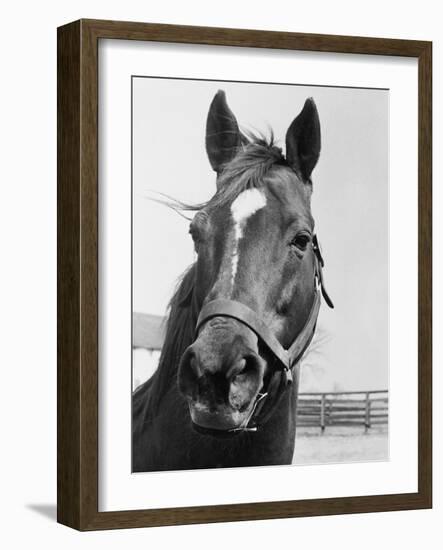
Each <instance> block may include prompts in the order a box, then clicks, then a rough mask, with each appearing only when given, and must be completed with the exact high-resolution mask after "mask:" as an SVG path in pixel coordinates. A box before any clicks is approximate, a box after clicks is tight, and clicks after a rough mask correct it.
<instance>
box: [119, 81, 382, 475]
mask: <svg viewBox="0 0 443 550" xmlns="http://www.w3.org/2000/svg"><path fill="white" fill-rule="evenodd" d="M131 92H132V97H131V102H132V144H131V152H132V289H131V291H132V388H131V390H132V392H133V393H132V471H133V472H157V471H174V470H194V469H207V468H238V467H257V466H280V465H290V464H293V465H294V467H296V466H306V467H308V466H309V465H312V464H334V463H353V462H373V461H388V460H389V422H388V420H389V90H387V89H378V88H351V87H334V86H307V85H294V84H285V83H266V82H234V81H212V80H197V79H191V78H189V79H180V78H165V77H162V78H158V77H155V76H150V75H138V76H133V77H132V84H131ZM131 390H129V389H128V391H131Z"/></svg>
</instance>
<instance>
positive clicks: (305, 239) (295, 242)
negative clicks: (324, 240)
mask: <svg viewBox="0 0 443 550" xmlns="http://www.w3.org/2000/svg"><path fill="white" fill-rule="evenodd" d="M310 241H311V237H310V236H309V235H306V234H305V233H301V234H300V235H296V236H295V237H294V238H293V239H292V241H291V246H296V247H297V248H298V249H300V250H306V248H307V246H308V244H309V243H310Z"/></svg>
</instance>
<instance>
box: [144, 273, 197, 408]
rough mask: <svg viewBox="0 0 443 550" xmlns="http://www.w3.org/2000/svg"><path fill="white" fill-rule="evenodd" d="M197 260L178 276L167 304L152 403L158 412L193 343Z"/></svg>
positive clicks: (175, 382) (153, 381) (153, 379)
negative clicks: (179, 366)
mask: <svg viewBox="0 0 443 550" xmlns="http://www.w3.org/2000/svg"><path fill="white" fill-rule="evenodd" d="M195 269H196V264H195V263H194V264H192V265H191V266H190V267H189V268H188V269H187V270H186V271H185V272H184V274H183V275H182V276H181V278H180V279H179V281H178V283H177V286H176V289H175V292H174V294H173V296H172V298H171V300H170V302H169V305H168V317H167V322H166V334H165V340H164V343H163V347H162V352H161V355H160V359H159V363H158V367H157V370H156V371H155V374H154V376H153V377H152V379H151V380H152V390H151V392H150V393H151V396H152V400H151V407H152V409H151V410H152V412H153V413H154V414H155V412H156V411H158V407H159V405H160V402H161V400H162V398H163V396H164V395H165V394H166V393H167V392H168V390H169V389H170V388H171V385H172V384H177V370H178V369H177V367H178V364H179V362H180V358H181V356H182V355H183V352H184V351H185V349H186V348H187V347H188V346H190V345H191V344H192V341H193V338H194V328H195V324H196V322H197V312H196V311H195V307H194V305H193V300H192V296H193V290H194V281H195Z"/></svg>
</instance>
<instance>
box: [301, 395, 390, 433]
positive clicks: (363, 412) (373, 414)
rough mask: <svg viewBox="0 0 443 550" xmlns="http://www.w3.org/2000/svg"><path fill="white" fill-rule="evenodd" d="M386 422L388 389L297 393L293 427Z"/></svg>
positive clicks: (363, 425) (372, 424)
mask: <svg viewBox="0 0 443 550" xmlns="http://www.w3.org/2000/svg"><path fill="white" fill-rule="evenodd" d="M387 424H388V392H387V391H386V390H376V391H366V392H331V393H319V392H313V393H299V395H298V405H297V427H318V428H320V429H321V431H322V432H324V431H325V429H326V428H328V427H332V426H346V427H358V426H362V427H364V430H365V432H367V431H368V430H369V429H370V428H372V427H375V426H381V425H387Z"/></svg>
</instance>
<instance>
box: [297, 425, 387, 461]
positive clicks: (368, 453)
mask: <svg viewBox="0 0 443 550" xmlns="http://www.w3.org/2000/svg"><path fill="white" fill-rule="evenodd" d="M385 460H389V438H388V431H387V430H386V428H383V429H379V430H377V429H375V428H374V429H372V430H370V431H369V432H368V433H367V434H365V433H364V430H363V429H362V428H327V429H326V431H325V432H324V434H321V432H320V429H319V428H300V430H298V432H297V436H296V441H295V455H294V461H293V463H294V464H326V463H328V464H330V463H334V462H335V463H339V462H369V461H385Z"/></svg>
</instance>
